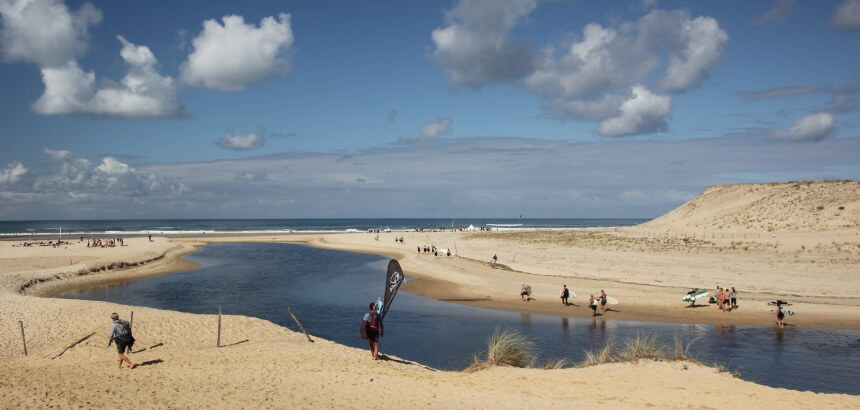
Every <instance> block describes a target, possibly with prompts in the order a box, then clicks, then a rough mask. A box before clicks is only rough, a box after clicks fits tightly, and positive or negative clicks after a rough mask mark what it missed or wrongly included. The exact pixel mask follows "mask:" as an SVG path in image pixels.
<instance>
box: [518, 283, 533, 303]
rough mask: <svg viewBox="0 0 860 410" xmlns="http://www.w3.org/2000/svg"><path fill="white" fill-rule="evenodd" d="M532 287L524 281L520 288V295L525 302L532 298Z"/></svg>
mask: <svg viewBox="0 0 860 410" xmlns="http://www.w3.org/2000/svg"><path fill="white" fill-rule="evenodd" d="M531 295H532V287H531V286H529V285H526V284H525V283H523V286H522V287H521V288H520V296H522V298H523V302H528V301H530V300H531V299H532V297H531Z"/></svg>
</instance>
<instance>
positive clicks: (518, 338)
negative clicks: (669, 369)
mask: <svg viewBox="0 0 860 410" xmlns="http://www.w3.org/2000/svg"><path fill="white" fill-rule="evenodd" d="M697 340H699V338H698V337H697V338H694V339H690V340H688V341H684V340H683V339H681V338H680V337H679V336H677V335H676V336H675V338H674V343H673V345H672V346H666V345H661V344H660V343H659V342H658V341H657V335H656V334H654V335H650V336H648V335H645V336H643V335H641V334H638V333H637V334H636V337H634V338H631V339H628V340H626V341H625V342H624V343H622V344H620V345H618V346H620V347H618V348H616V343H615V341H614V340H612V339H610V340H609V341H607V343H606V345H604V346H603V347H602V348H600V349H598V350H594V349H592V350H586V351H585V360H583V361H582V362H581V363H579V364H578V365H577V367H589V366H594V365H598V364H605V363H632V362H638V361H640V360H653V361H679V362H692V363H699V364H702V362H701V361H699V360H698V358H696V357H694V356H692V355H691V354H690V347H691V346H692V345H693V344H694V343H695V342H696V341H697ZM537 357H538V355H537V351H536V350H535V344H534V342H532V341H531V340H529V339H528V338H527V337H525V336H523V335H521V334H519V333H518V332H516V331H513V330H501V329H499V328H496V330H495V331H493V334H492V335H491V336H490V339H489V341H488V343H487V352H486V353H485V354H480V353H475V355H474V356H473V357H472V364H470V365H469V366H468V367H467V368H466V371H467V372H475V371H479V370H485V369H488V368H491V367H494V366H509V367H521V368H534V367H536V366H535V363H537ZM569 364H570V363H569V362H568V361H567V359H563V358H562V359H553V360H549V361H547V362H546V363H545V364H544V365H543V366H541V367H542V368H544V369H563V368H566V367H569V366H568V365H569ZM713 367H714V368H715V369H716V370H717V371H719V372H721V373H723V372H728V373H731V374H732V376H734V377H740V373H739V372H737V371H731V370H730V369H729V368H728V367H726V366H724V365H721V364H714V365H713ZM683 369H685V370H686V369H687V364H686V363H685V364H684V367H683Z"/></svg>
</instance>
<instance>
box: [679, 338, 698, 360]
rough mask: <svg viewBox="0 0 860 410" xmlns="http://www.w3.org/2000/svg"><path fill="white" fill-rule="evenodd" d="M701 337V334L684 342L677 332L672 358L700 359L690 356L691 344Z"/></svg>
mask: <svg viewBox="0 0 860 410" xmlns="http://www.w3.org/2000/svg"><path fill="white" fill-rule="evenodd" d="M701 338H702V336H699V337H696V338H694V339H691V340H689V341H687V342H686V343H684V341H683V340H682V339H681V337H680V336H678V335H677V334H676V335H675V338H674V342H675V343H674V344H675V351H674V353H673V354H672V360H689V361H698V359H696V358H694V357H691V356H690V346H692V345H693V343H695V342H696V341H697V340H699V339H701Z"/></svg>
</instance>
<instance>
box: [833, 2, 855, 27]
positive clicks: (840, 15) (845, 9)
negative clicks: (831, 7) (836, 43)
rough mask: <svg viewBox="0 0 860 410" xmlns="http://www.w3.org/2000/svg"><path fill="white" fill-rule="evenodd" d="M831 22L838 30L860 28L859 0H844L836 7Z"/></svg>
mask: <svg viewBox="0 0 860 410" xmlns="http://www.w3.org/2000/svg"><path fill="white" fill-rule="evenodd" d="M831 24H832V25H833V27H836V28H837V29H840V30H857V29H860V0H845V2H843V3H842V4H841V5H839V7H838V8H837V9H836V13H835V14H834V15H833V19H832V20H831Z"/></svg>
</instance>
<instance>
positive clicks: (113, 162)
mask: <svg viewBox="0 0 860 410" xmlns="http://www.w3.org/2000/svg"><path fill="white" fill-rule="evenodd" d="M96 170H98V171H101V172H103V173H105V174H107V175H126V174H128V173H129V172H134V169H133V168H131V167H129V166H128V164H124V163H122V162H120V161H118V160H117V159H116V158H114V157H104V158H102V164H101V165H99V166H98V167H96Z"/></svg>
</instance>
